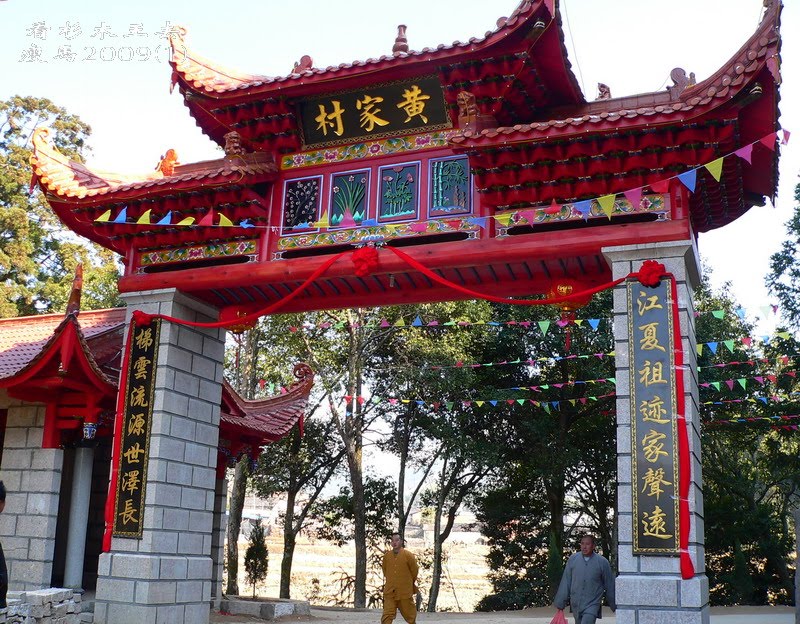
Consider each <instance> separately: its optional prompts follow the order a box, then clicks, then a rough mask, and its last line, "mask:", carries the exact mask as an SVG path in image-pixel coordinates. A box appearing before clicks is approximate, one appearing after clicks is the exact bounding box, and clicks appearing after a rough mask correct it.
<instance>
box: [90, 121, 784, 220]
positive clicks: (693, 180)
mask: <svg viewBox="0 0 800 624" xmlns="http://www.w3.org/2000/svg"><path fill="white" fill-rule="evenodd" d="M781 132H782V136H781V139H780V142H781V145H786V144H788V142H789V136H790V134H791V133H790V132H789V131H788V130H782V131H781ZM778 138H779V133H778V132H771V133H769V134H767V135H765V136H763V137H762V138H760V139H758V140H757V141H753V142H752V143H749V144H747V145H744V146H742V147H740V148H739V149H737V150H734V151H733V152H731V153H729V154H725V155H724V156H720V157H719V158H717V159H715V160H712V161H711V162H709V163H705V164H703V165H699V166H698V167H694V168H692V169H688V170H686V171H684V172H683V173H679V174H677V175H674V176H670V177H667V178H663V179H661V180H659V181H657V182H653V183H651V184H648V185H646V186H649V187H650V189H652V190H653V192H655V193H660V194H664V193H668V192H669V187H670V184H671V183H672V181H673V180H677V181H678V182H680V183H681V184H683V186H685V187H686V188H687V190H688V191H689V192H690V193H694V192H695V188H696V187H697V177H698V172H699V171H701V170H705V171H707V172H708V173H709V174H711V177H713V178H714V180H716V181H717V182H719V181H720V179H721V177H722V166H723V164H724V162H725V159H726V158H730V157H733V156H736V157H738V158H739V159H741V160H744V161H745V162H747V163H748V164H752V162H753V148H754V147H755V146H756V145H759V144H760V145H763V146H764V147H766V148H767V149H769V150H770V151H773V152H774V151H775V149H776V143H777V141H778ZM644 189H645V186H640V187H637V188H633V189H628V190H626V191H622V192H620V193H611V194H608V195H602V196H600V197H595V198H593V199H584V200H581V201H577V202H574V203H571V204H559V203H558V202H556V201H555V199H553V201H552V203H551V204H550V205H549V206H545V207H543V206H539V207H536V208H526V209H523V210H517V211H509V212H504V213H501V214H495V215H491V216H484V217H466V219H465V220H466V222H467V223H468V224H469V225H472V226H477V227H479V228H481V229H483V228H485V227H486V226H487V224H488V222H489V219H494V221H495V222H496V223H498V224H499V225H502V226H504V227H508V226H510V225H512V224H513V225H521V224H523V222H524V223H527V224H532V223H534V222H535V219H536V215H537V213H545V214H558V213H560V212H561V211H562V209H563V207H564V206H565V205H567V206H571V210H572V211H574V212H575V213H576V214H577V215H579V216H580V217H581V218H583V219H584V220H585V221H588V219H589V216H590V215H591V212H592V207H593V205H594V204H596V205H597V206H599V208H600V211H601V212H602V213H603V214H604V215H605V216H606V217H608V219H611V217H612V215H613V213H614V202H615V201H616V199H617V197H618V196H620V195H622V196H624V197H625V199H627V200H628V201H629V202H631V204H632V205H633V206H635V207H638V206H640V205H641V203H642V200H643V198H644ZM173 215H174V216H173ZM175 219H177V221H175V223H173V220H175ZM350 221H351V223H349V222H348V223H346V225H348V226H349V229H352V228H355V227H369V226H378V225H381V226H382V227H385V228H387V229H389V230H392V229H395V228H405V227H408V226H407V224H406V223H383V224H381V223H379V222H378V221H377V219H365V220H363V221H361V222H360V223H356V222H355V221H354V220H352V219H350ZM94 222H95V223H98V224H127V225H147V226H152V225H157V226H165V227H175V226H181V227H222V228H227V227H239V228H245V229H250V228H257V229H262V230H270V231H280V230H281V229H283V228H282V226H275V225H260V224H256V223H254V222H253V220H252V219H251V218H247V219H241V220H240V221H239V222H238V223H234V221H233V220H232V219H230V218H229V217H228V216H226V215H225V214H224V213H223V212H221V211H220V210H215V209H214V208H210V209H209V210H208V212H207V213H206V214H205V215H204V216H203V217H201V218H200V219H199V220H198V219H197V218H196V217H182V216H181V215H180V214H179V213H178V212H177V211H171V210H170V211H169V212H167V214H165V215H164V216H163V217H161V218H160V219H158V220H157V221H155V222H154V221H153V215H152V212H151V210H149V209H148V210H145V211H144V212H143V213H142V214H141V215H140V216H139V217H135V220H132V221H131V222H129V221H128V207H127V206H123V207H122V208H121V209H120V211H119V212H118V213H117V214H116V216H113V217H112V211H111V209H108V210H106V211H105V212H104V213H103V214H102V215H100V216H99V217H97V218H96V219H95V220H94ZM427 223H428V222H426V221H420V222H416V223H414V224H413V226H412V228H411V229H412V231H418V232H420V233H424V232H426V231H427V230H428V226H427ZM459 223H460V221H459ZM330 225H331V224H330V219H329V217H328V212H327V211H324V212H323V213H322V216H321V217H320V218H319V220H317V221H313V222H309V223H303V224H299V225H295V226H293V227H292V232H296V231H298V230H300V231H302V230H311V229H319V228H328V227H330ZM415 228H416V229H415ZM339 229H348V228H347V227H345V228H339Z"/></svg>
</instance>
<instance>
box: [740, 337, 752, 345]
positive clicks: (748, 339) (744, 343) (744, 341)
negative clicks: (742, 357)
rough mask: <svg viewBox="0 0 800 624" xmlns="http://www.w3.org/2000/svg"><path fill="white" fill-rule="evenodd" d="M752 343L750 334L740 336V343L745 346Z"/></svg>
mask: <svg viewBox="0 0 800 624" xmlns="http://www.w3.org/2000/svg"><path fill="white" fill-rule="evenodd" d="M752 343H753V339H752V338H751V337H750V336H745V337H744V338H742V344H743V345H744V346H746V347H749V346H750V345H751V344H752Z"/></svg>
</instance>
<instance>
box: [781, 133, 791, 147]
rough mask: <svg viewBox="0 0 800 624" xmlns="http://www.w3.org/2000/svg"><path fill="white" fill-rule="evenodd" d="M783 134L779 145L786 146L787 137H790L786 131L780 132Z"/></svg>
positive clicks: (787, 142)
mask: <svg viewBox="0 0 800 624" xmlns="http://www.w3.org/2000/svg"><path fill="white" fill-rule="evenodd" d="M781 132H782V133H783V138H782V139H781V145H788V144H789V137H790V136H791V134H792V133H791V132H789V131H788V130H781Z"/></svg>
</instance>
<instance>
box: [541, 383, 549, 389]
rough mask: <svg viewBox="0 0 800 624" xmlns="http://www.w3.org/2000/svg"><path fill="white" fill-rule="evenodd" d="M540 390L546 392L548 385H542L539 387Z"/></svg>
mask: <svg viewBox="0 0 800 624" xmlns="http://www.w3.org/2000/svg"><path fill="white" fill-rule="evenodd" d="M539 387H540V388H541V389H542V390H547V389H548V388H549V387H550V386H549V385H548V384H544V385H543V386H539Z"/></svg>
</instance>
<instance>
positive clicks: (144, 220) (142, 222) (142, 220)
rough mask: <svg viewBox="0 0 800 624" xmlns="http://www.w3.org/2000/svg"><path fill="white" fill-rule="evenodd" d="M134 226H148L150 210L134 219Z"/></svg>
mask: <svg viewBox="0 0 800 624" xmlns="http://www.w3.org/2000/svg"><path fill="white" fill-rule="evenodd" d="M136 225H150V208H148V209H147V210H145V211H144V212H143V213H142V216H141V217H139V218H138V219H136Z"/></svg>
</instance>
